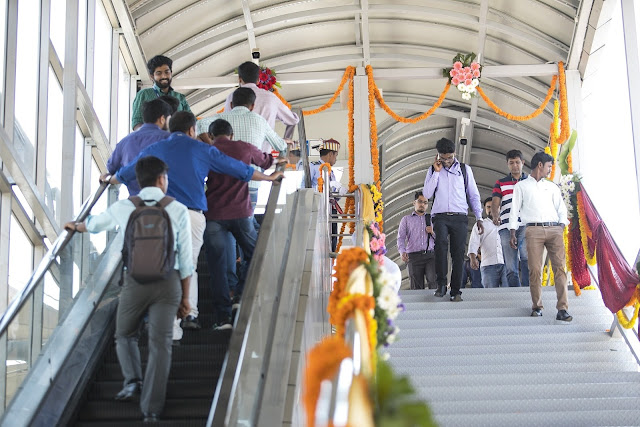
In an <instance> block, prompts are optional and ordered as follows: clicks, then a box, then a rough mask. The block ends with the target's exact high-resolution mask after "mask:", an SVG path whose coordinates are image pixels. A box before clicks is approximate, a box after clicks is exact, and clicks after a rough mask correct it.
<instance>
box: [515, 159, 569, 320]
mask: <svg viewBox="0 0 640 427" xmlns="http://www.w3.org/2000/svg"><path fill="white" fill-rule="evenodd" d="M552 165H553V157H551V156H550V155H549V154H547V153H544V152H539V153H536V154H535V155H534V156H533V159H531V175H529V177H528V178H527V179H525V180H522V181H520V182H518V183H517V184H516V186H515V187H514V188H513V201H512V204H511V212H510V213H509V230H510V231H511V247H512V248H513V249H516V248H517V247H518V237H517V235H516V231H517V230H518V228H519V227H520V219H521V220H522V223H523V224H526V225H527V228H526V231H525V236H526V237H525V239H526V242H527V253H528V255H529V257H528V261H529V291H530V292H531V301H532V307H531V308H532V311H531V316H532V317H539V316H542V309H543V305H542V264H543V260H542V256H543V252H544V249H545V248H546V249H547V253H548V254H549V259H550V260H551V268H553V273H554V278H555V282H556V284H555V287H556V295H557V298H558V302H557V304H556V308H557V309H558V314H557V315H556V320H562V321H565V322H570V321H571V320H572V319H573V317H571V316H570V315H569V313H567V308H568V306H569V303H568V301H567V273H565V267H566V264H565V248H564V236H563V234H564V227H566V226H567V225H568V224H569V220H568V219H567V207H566V206H565V204H564V201H563V200H562V194H561V193H560V189H559V188H558V186H557V185H556V184H555V183H554V182H552V181H549V180H548V179H546V177H547V176H548V175H549V174H550V173H551V166H552Z"/></svg>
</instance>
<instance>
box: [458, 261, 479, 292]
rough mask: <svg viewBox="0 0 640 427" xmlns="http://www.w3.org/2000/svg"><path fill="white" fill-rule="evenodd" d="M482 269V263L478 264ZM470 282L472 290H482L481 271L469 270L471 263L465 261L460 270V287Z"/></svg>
mask: <svg viewBox="0 0 640 427" xmlns="http://www.w3.org/2000/svg"><path fill="white" fill-rule="evenodd" d="M480 268H482V263H480ZM469 280H470V281H471V287H472V288H482V275H481V270H474V269H473V268H471V262H470V261H469V260H466V261H465V262H464V268H463V270H462V287H463V288H464V287H466V286H467V281H469Z"/></svg>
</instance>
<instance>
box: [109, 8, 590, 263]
mask: <svg viewBox="0 0 640 427" xmlns="http://www.w3.org/2000/svg"><path fill="white" fill-rule="evenodd" d="M116 1H125V0H114V2H116ZM602 5H603V1H602V0H582V1H581V0H395V1H383V0H355V1H354V0H351V1H349V0H322V1H321V0H291V1H277V0H171V1H169V0H137V1H136V0H127V6H128V9H129V14H130V15H129V22H130V23H131V24H132V26H133V30H134V32H135V34H136V37H137V40H136V41H135V43H139V46H141V51H140V52H139V54H141V55H143V57H144V58H149V57H151V56H153V55H156V54H165V55H167V56H170V57H171V58H173V60H174V78H175V81H176V82H180V81H198V82H207V81H209V80H211V81H214V80H215V79H218V80H215V81H220V77H224V76H227V77H228V79H227V80H226V81H228V82H231V83H233V82H235V77H233V76H234V70H235V68H236V67H237V66H238V65H239V64H240V63H242V62H244V61H246V60H248V59H249V58H250V57H251V56H250V55H251V52H252V50H253V49H259V50H260V53H261V59H260V63H261V64H263V65H266V66H269V67H272V68H274V69H275V70H277V72H278V73H316V72H326V71H335V72H338V73H339V72H341V71H343V70H344V69H345V67H346V66H349V65H352V66H356V67H364V66H366V65H369V64H370V65H372V67H373V68H374V70H382V69H394V70H397V69H415V68H430V67H442V68H443V67H449V66H450V64H451V60H452V58H453V57H454V56H455V55H456V53H458V52H463V53H468V52H476V53H478V52H481V55H482V56H481V59H482V63H483V65H485V66H486V65H499V66H502V65H516V66H534V65H542V64H546V63H556V62H558V61H564V62H565V64H567V68H568V69H574V70H575V69H578V70H580V71H581V72H584V68H585V66H586V62H587V60H588V56H589V55H588V52H589V49H585V46H590V44H591V41H592V39H593V34H594V28H595V26H596V22H597V21H598V18H599V14H600V10H601V9H602ZM120 21H121V22H122V19H120ZM125 34H126V32H125ZM127 41H128V43H129V44H130V45H134V43H133V40H131V39H129V40H127ZM134 51H135V49H134ZM134 57H135V52H134ZM134 59H135V58H134ZM137 64H140V60H139V61H138V62H137ZM138 68H139V67H138ZM145 78H146V76H145ZM550 80H551V77H550V76H549V75H537V76H526V75H522V74H520V75H518V74H514V75H513V76H512V77H502V78H490V77H485V78H483V79H482V87H483V88H484V90H485V91H486V93H487V94H488V95H489V96H490V97H491V98H492V99H493V100H494V102H496V104H498V105H499V106H501V107H502V108H503V109H504V110H507V111H509V112H510V113H512V114H529V113H530V112H532V111H533V110H535V109H536V108H537V107H538V106H539V105H540V103H541V101H542V100H543V99H544V97H545V94H546V91H547V88H548V86H549V82H550ZM443 84H444V79H429V80H426V79H425V80H422V79H410V80H409V79H397V80H383V81H379V82H378V85H379V87H381V89H382V90H383V93H384V98H385V100H386V102H387V103H388V104H389V105H390V106H391V108H392V109H394V110H395V111H396V112H398V113H399V114H401V115H404V116H407V117H410V116H416V115H418V114H420V113H422V112H424V111H426V110H427V109H428V108H429V107H430V106H431V105H433V103H434V101H435V99H437V97H438V96H439V94H440V92H441V90H442V88H443ZM214 86H215V85H214ZM230 86H231V85H227V87H220V86H218V87H211V86H209V87H203V88H195V89H193V87H197V85H196V86H191V87H192V89H190V90H183V92H185V93H186V94H187V96H188V100H189V102H190V104H191V107H192V110H193V111H194V113H196V114H198V115H207V114H211V113H212V112H213V111H215V110H217V109H218V108H220V106H221V105H222V103H223V102H224V99H225V97H226V95H227V94H228V93H229V91H230V90H232V89H231V88H230ZM187 87H188V86H187ZM336 87H337V82H336V81H329V82H318V83H313V84H295V85H284V86H283V88H282V89H281V91H280V92H281V94H282V95H283V96H284V97H285V98H286V99H287V100H288V101H289V102H290V103H291V104H292V105H293V106H294V107H304V108H309V107H317V106H320V105H322V104H323V103H324V102H326V101H327V100H328V99H329V98H330V97H331V96H332V95H333V93H334V91H335V89H336ZM337 104H338V103H336V105H334V107H333V108H332V109H331V110H330V111H327V112H325V113H321V114H318V115H314V116H308V117H306V118H305V124H306V128H307V137H308V138H320V137H329V136H332V137H334V138H337V139H339V140H343V141H344V140H346V133H347V130H346V111H345V110H340V106H339V105H337ZM470 116H471V118H472V119H473V130H472V134H471V135H468V136H470V139H471V145H470V146H469V147H468V149H467V153H466V154H465V155H464V157H465V160H466V161H467V163H469V164H470V165H471V166H472V167H473V170H474V174H475V176H476V179H477V181H478V185H479V188H480V192H481V195H482V196H487V195H488V194H490V189H491V188H492V186H493V184H494V183H495V180H496V179H497V178H498V177H500V176H501V175H503V174H504V173H505V162H504V153H505V152H506V151H508V150H510V149H513V148H517V149H520V150H522V151H523V153H524V155H525V158H526V159H528V158H530V156H531V155H532V154H533V153H534V152H535V151H537V150H540V149H542V148H543V147H544V146H545V145H546V143H547V135H548V129H549V125H550V122H551V118H552V106H551V105H550V106H549V107H547V110H546V111H545V112H544V113H543V114H542V115H540V116H539V117H537V118H535V119H533V120H530V121H527V122H512V121H508V120H506V119H503V118H502V117H500V116H498V115H497V114H495V113H494V112H493V111H492V110H490V109H489V108H488V106H487V105H486V104H485V103H484V101H482V100H480V101H479V102H478V100H473V101H464V100H462V99H461V98H460V96H459V94H458V93H457V91H455V90H452V91H450V93H449V94H448V96H447V98H446V100H445V102H444V103H443V105H442V106H441V107H440V108H439V109H438V110H437V111H436V113H435V114H434V115H433V116H431V117H430V118H428V119H427V120H424V121H422V122H419V123H417V124H402V123H397V122H395V121H394V120H393V119H391V118H390V117H389V116H388V115H387V114H386V113H384V111H382V110H378V111H377V121H378V131H379V145H380V152H381V160H382V163H381V166H382V180H383V194H384V197H385V202H386V211H385V222H386V231H387V232H390V233H391V234H392V235H391V236H390V238H391V239H390V240H391V242H393V240H394V236H393V235H394V234H395V233H394V230H395V229H397V226H398V222H399V220H400V218H401V217H402V214H403V213H404V212H406V211H407V210H408V209H409V207H408V206H409V203H410V201H411V200H412V198H413V197H412V192H413V191H415V190H418V189H419V188H421V186H422V183H423V180H424V175H425V173H426V169H427V167H428V165H429V164H430V163H431V162H432V159H433V155H434V152H435V141H436V140H437V139H439V138H441V137H442V136H447V137H449V138H451V139H453V138H455V137H456V136H457V135H458V134H459V128H460V120H461V118H462V117H470ZM343 145H345V144H343ZM341 154H344V155H346V153H341ZM390 255H392V257H396V256H397V254H396V253H394V250H393V249H392V250H391V251H390Z"/></svg>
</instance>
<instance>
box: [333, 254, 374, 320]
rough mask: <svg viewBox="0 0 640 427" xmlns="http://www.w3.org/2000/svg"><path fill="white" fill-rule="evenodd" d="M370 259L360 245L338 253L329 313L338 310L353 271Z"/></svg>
mask: <svg viewBox="0 0 640 427" xmlns="http://www.w3.org/2000/svg"><path fill="white" fill-rule="evenodd" d="M368 261H369V255H368V254H367V253H366V252H365V250H364V249H363V248H359V247H353V248H349V249H345V250H343V251H341V252H340V253H339V254H338V258H337V259H336V266H335V270H336V273H335V278H336V281H335V282H334V283H333V290H332V291H331V294H330V295H329V306H328V307H327V311H328V312H329V315H331V313H334V312H335V311H336V310H335V308H336V307H337V306H338V302H339V301H340V300H341V299H342V298H344V297H345V296H346V295H347V294H346V293H345V289H344V288H345V286H347V282H348V281H349V276H350V275H351V272H352V271H353V270H355V269H356V267H358V266H359V265H360V264H362V263H366V262H368ZM329 320H330V322H331V323H332V324H334V325H335V324H336V323H335V321H334V319H332V318H330V319H329Z"/></svg>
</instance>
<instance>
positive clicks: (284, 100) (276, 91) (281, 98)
mask: <svg viewBox="0 0 640 427" xmlns="http://www.w3.org/2000/svg"><path fill="white" fill-rule="evenodd" d="M273 94H274V95H275V96H277V97H278V99H279V100H280V101H282V103H283V104H284V105H286V106H287V108H288V109H289V110H291V104H289V103H288V102H287V100H286V99H284V97H283V96H282V95H280V92H278V89H276V88H274V89H273Z"/></svg>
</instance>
